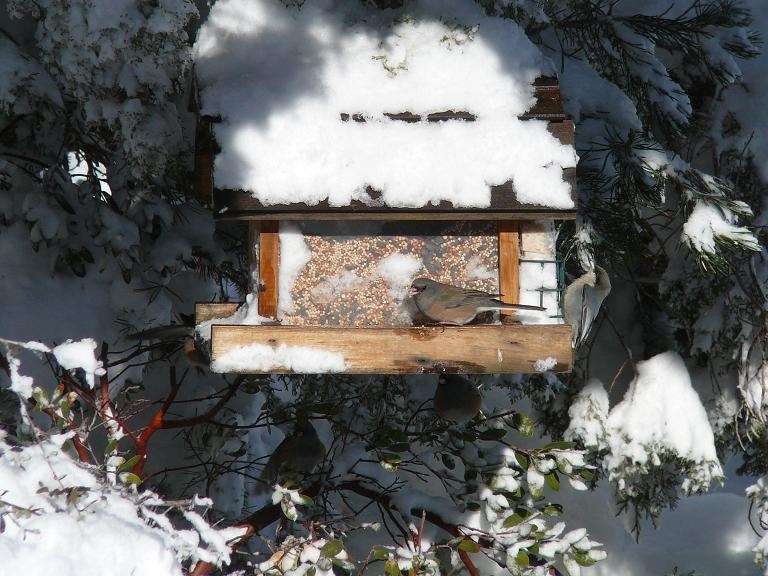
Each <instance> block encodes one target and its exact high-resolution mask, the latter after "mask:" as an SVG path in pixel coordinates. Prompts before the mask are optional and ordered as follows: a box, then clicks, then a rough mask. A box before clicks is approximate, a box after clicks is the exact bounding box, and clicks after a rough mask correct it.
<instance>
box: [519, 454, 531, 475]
mask: <svg viewBox="0 0 768 576" xmlns="http://www.w3.org/2000/svg"><path fill="white" fill-rule="evenodd" d="M515 460H517V463H518V464H519V465H520V467H521V468H522V469H523V470H528V466H529V464H530V463H531V459H530V458H529V457H528V454H526V453H525V452H519V451H517V450H515Z"/></svg>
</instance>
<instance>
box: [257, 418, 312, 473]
mask: <svg viewBox="0 0 768 576" xmlns="http://www.w3.org/2000/svg"><path fill="white" fill-rule="evenodd" d="M324 458H325V445H324V444H323V442H322V441H321V440H320V437H319V436H318V435H317V430H315V427H314V426H312V424H311V423H310V421H309V420H308V419H307V418H306V417H298V419H297V422H296V427H295V428H294V430H293V432H292V433H291V434H289V435H288V436H286V437H285V438H284V439H283V441H282V442H280V444H278V445H277V448H275V451H274V452H272V455H271V456H270V457H269V460H268V461H267V464H266V465H265V466H264V469H263V470H262V471H261V480H262V481H263V482H264V485H265V486H264V487H265V488H267V487H271V486H273V485H274V484H281V485H285V484H286V483H290V484H294V485H295V484H298V483H299V482H300V481H301V479H302V478H303V477H304V476H306V475H307V474H311V473H312V472H313V471H314V469H315V468H317V466H318V465H319V464H320V463H321V462H322V461H323V459H324Z"/></svg>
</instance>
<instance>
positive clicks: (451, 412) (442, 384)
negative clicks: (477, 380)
mask: <svg viewBox="0 0 768 576" xmlns="http://www.w3.org/2000/svg"><path fill="white" fill-rule="evenodd" d="M433 402H434V407H435V412H437V414H438V415H439V416H440V417H441V418H445V419H446V420H451V421H453V422H457V423H459V424H463V423H464V422H469V421H470V420H472V418H474V417H475V416H477V414H478V413H479V412H480V406H481V405H482V402H483V397H482V396H481V395H480V391H479V390H478V389H477V386H476V385H475V384H473V383H472V382H470V381H469V380H467V379H466V378H464V377H462V376H459V375H457V374H441V375H440V376H439V377H438V380H437V389H436V390H435V397H434V399H433Z"/></svg>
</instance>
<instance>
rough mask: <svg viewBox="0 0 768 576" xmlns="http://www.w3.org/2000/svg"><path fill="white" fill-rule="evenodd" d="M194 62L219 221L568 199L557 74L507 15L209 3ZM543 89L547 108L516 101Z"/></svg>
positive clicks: (487, 207) (572, 159) (410, 7)
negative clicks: (213, 145)
mask: <svg viewBox="0 0 768 576" xmlns="http://www.w3.org/2000/svg"><path fill="white" fill-rule="evenodd" d="M196 61H197V64H196V72H197V77H198V82H199V87H200V112H201V114H202V115H203V116H204V117H209V118H213V119H215V122H214V124H213V131H214V136H215V140H216V141H217V144H218V148H219V153H218V155H217V157H216V160H215V168H214V180H215V183H216V188H217V198H216V204H217V208H220V209H223V210H229V211H231V212H230V214H229V216H237V215H242V214H246V213H247V214H249V215H250V216H253V215H254V214H257V213H264V214H267V215H270V217H275V214H276V213H285V212H289V211H291V210H301V209H303V210H305V211H306V212H313V211H318V210H325V211H336V212H339V211H358V212H363V213H368V214H370V213H372V212H379V213H386V214H387V215H391V214H392V213H393V212H407V211H419V212H422V211H439V210H442V211H452V212H454V213H455V212H456V211H462V212H466V211H468V212H483V211H495V212H524V211H526V210H538V211H539V214H540V213H541V210H542V209H546V210H548V211H550V212H555V213H556V212H569V211H572V210H573V208H574V203H573V199H572V195H571V184H570V182H569V180H568V178H564V172H563V171H564V169H565V170H566V171H567V170H568V169H572V168H573V167H574V166H575V163H576V160H577V157H576V154H575V151H574V149H573V147H572V138H573V135H572V129H573V128H572V124H571V123H570V122H569V121H567V120H566V119H565V117H564V116H563V115H562V108H561V107H560V105H559V92H557V84H556V82H552V81H546V80H544V81H542V79H541V77H542V74H543V73H544V72H545V71H546V64H545V61H544V59H543V57H542V55H541V54H540V52H539V51H538V50H537V49H536V47H535V46H533V45H532V44H531V43H530V41H529V40H528V39H527V38H526V36H525V34H524V33H523V31H522V30H521V29H520V28H519V27H518V26H517V25H516V24H515V23H514V22H512V21H510V20H505V19H500V18H492V17H488V16H486V15H485V14H484V13H483V12H482V11H481V10H480V8H479V7H477V5H476V4H475V3H474V2H473V1H472V0H440V1H438V0H419V1H414V2H409V3H408V4H407V9H405V10H378V9H371V8H366V7H364V6H362V5H361V3H360V2H353V1H331V0H307V1H306V2H304V3H303V4H302V5H301V7H286V6H285V5H284V4H283V3H281V2H280V1H279V0H219V1H218V2H217V3H216V4H215V5H214V6H213V8H212V10H211V14H210V17H209V19H208V20H207V22H206V23H205V25H204V26H203V27H202V29H201V30H200V34H199V38H198V41H197V44H196ZM537 79H539V80H537ZM535 83H536V84H538V88H537V87H535V86H534V84H535ZM548 90H549V93H548V92H547V91H548ZM553 90H554V91H555V92H556V93H555V95H554V97H553V96H552V94H553ZM548 94H549V95H548ZM547 98H549V99H550V100H553V99H554V100H556V102H555V104H556V105H555V106H554V108H553V110H550V112H554V113H551V114H546V113H542V111H541V110H539V113H532V112H531V110H532V109H533V110H536V109H537V108H538V109H541V108H542V107H543V108H546V105H547ZM549 103H550V104H551V103H552V102H549ZM530 118H533V119H530ZM536 118H539V119H536ZM542 120H549V121H550V122H547V121H542ZM551 121H555V122H556V123H558V124H561V125H565V129H563V127H562V126H561V127H560V128H555V129H554V130H553V128H552V125H551V124H552V122H551ZM553 134H554V135H553Z"/></svg>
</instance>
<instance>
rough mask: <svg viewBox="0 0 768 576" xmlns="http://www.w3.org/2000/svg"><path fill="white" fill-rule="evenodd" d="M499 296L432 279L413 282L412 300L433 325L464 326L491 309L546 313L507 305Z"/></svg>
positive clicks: (532, 308) (413, 305) (535, 307)
mask: <svg viewBox="0 0 768 576" xmlns="http://www.w3.org/2000/svg"><path fill="white" fill-rule="evenodd" d="M499 296H500V294H489V293H487V292H482V291H480V290H470V289H469V288H460V287H458V286H452V285H450V284H443V283H442V282H437V281H435V280H431V279H430V278H416V279H415V280H414V281H413V282H412V283H411V291H410V294H409V300H410V302H411V304H412V306H410V308H411V309H414V310H415V311H417V312H418V313H419V314H421V315H423V316H424V317H425V318H427V319H428V320H430V321H432V322H436V323H438V324H447V325H451V326H464V325H465V324H469V323H470V322H472V321H473V320H474V319H475V318H476V317H477V315H478V314H480V313H481V312H488V311H490V310H500V311H508V310H544V308H542V307H541V306H528V305H526V304H508V303H506V302H502V301H501V300H499V299H498V297H499Z"/></svg>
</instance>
